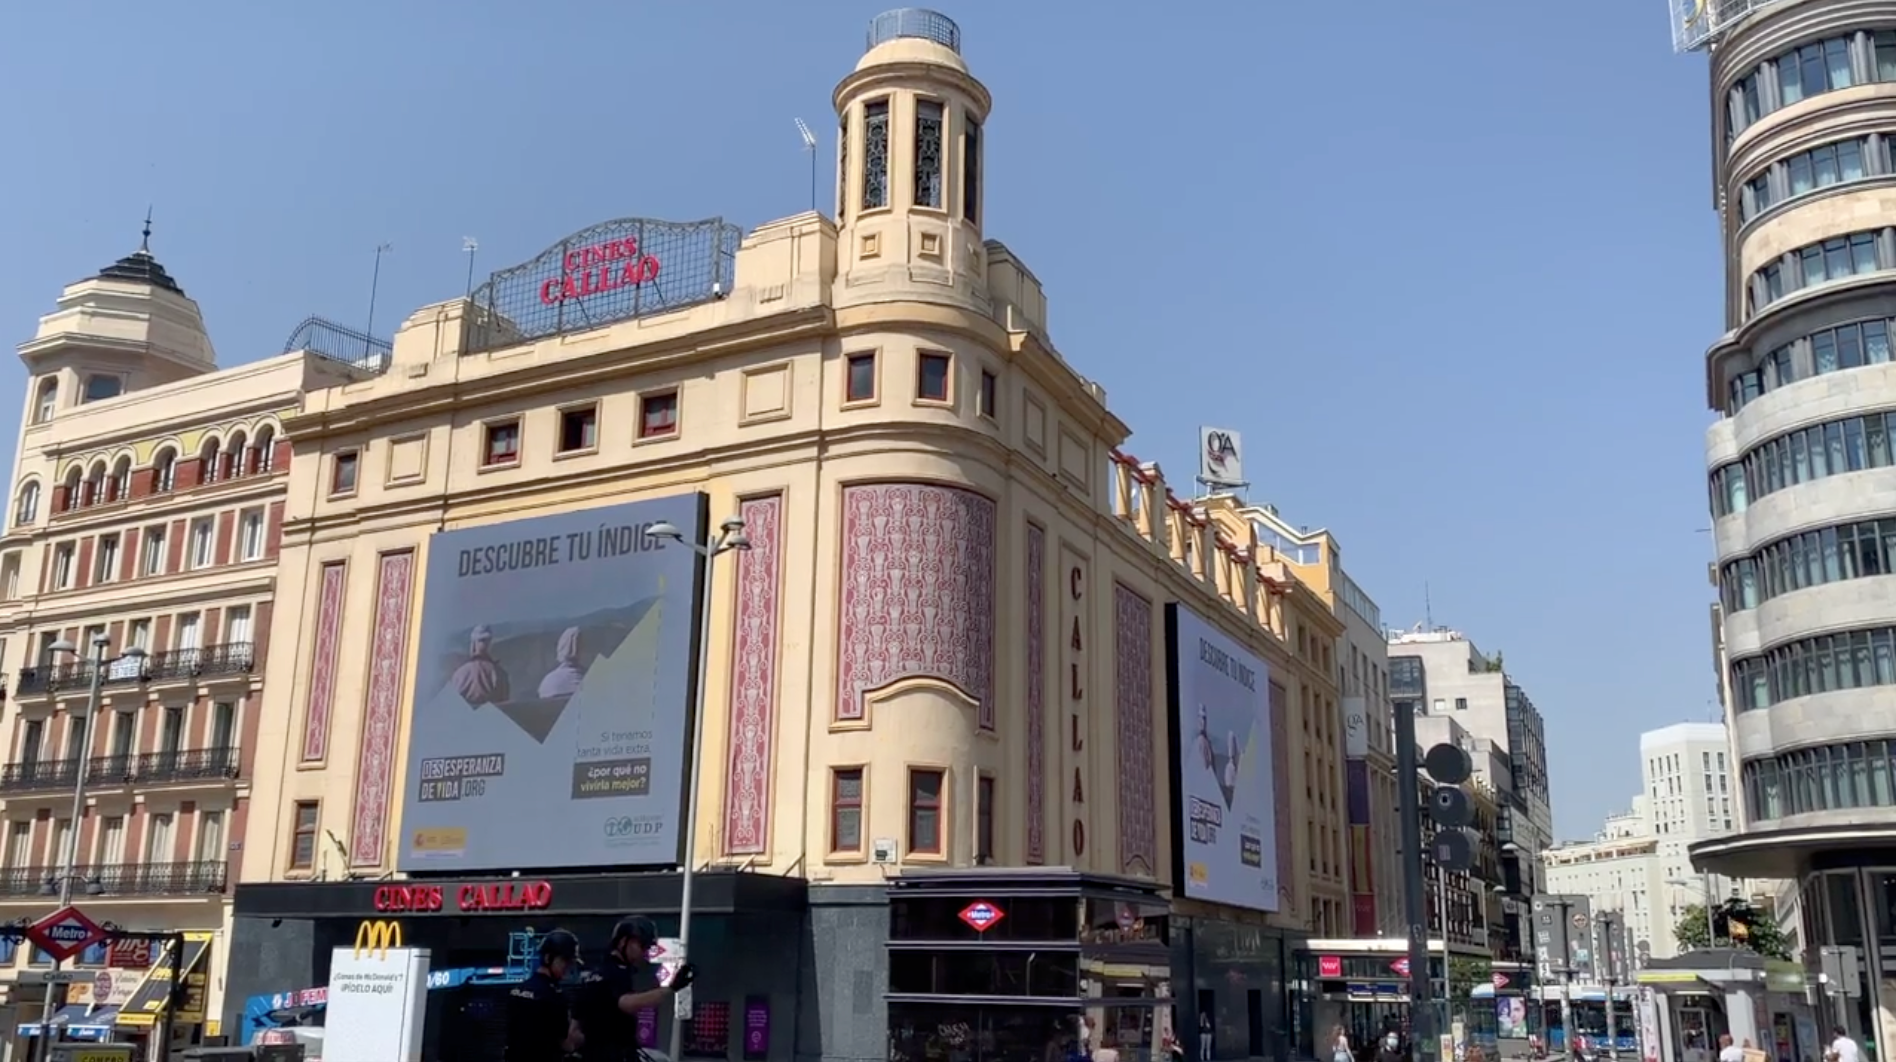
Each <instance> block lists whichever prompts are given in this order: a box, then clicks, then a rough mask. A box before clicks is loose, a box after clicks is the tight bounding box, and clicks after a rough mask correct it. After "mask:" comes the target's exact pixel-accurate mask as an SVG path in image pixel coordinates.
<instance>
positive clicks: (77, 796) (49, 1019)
mask: <svg viewBox="0 0 1896 1062" xmlns="http://www.w3.org/2000/svg"><path fill="white" fill-rule="evenodd" d="M111 645H112V642H111V639H109V638H107V637H106V636H105V635H103V634H95V635H93V636H92V645H91V648H92V654H91V656H90V657H89V658H86V659H90V661H91V663H92V674H91V675H90V676H89V678H90V680H91V688H90V690H89V691H88V692H87V694H86V709H85V711H84V713H82V714H79V715H75V716H73V718H72V726H74V727H76V728H78V730H77V733H78V734H79V741H78V742H77V743H76V744H75V745H74V747H75V748H77V749H78V751H79V756H78V761H77V762H76V763H74V764H73V772H72V777H73V781H72V817H71V818H70V819H68V820H67V822H68V823H69V825H68V826H67V827H66V843H65V845H64V847H63V848H62V850H61V851H60V853H59V872H58V873H57V874H53V875H49V876H48V877H47V878H46V879H45V880H44V881H43V882H41V885H40V894H41V895H43V896H57V897H58V898H59V906H60V907H62V908H63V907H65V906H66V905H67V904H69V903H71V902H72V886H73V883H74V882H75V881H77V882H80V883H81V884H82V885H83V886H84V888H85V893H86V895H88V896H99V895H102V894H103V893H104V892H105V885H104V883H103V882H101V881H100V880H99V879H98V878H97V877H96V876H95V877H90V878H87V877H82V876H81V875H80V874H79V872H78V860H79V822H80V819H82V818H83V817H84V816H85V813H86V759H87V757H86V755H85V750H86V746H87V745H88V744H90V743H91V741H92V734H91V732H90V728H91V726H92V720H93V718H94V717H95V716H97V715H98V714H99V699H100V697H101V696H102V694H103V690H104V687H105V669H106V663H107V661H106V656H105V654H106V650H108V649H110V648H111ZM47 649H48V650H50V651H51V652H52V654H53V655H55V656H73V657H77V656H79V655H80V653H79V647H78V646H76V645H74V644H72V643H71V642H69V641H66V640H64V639H61V640H59V641H56V642H54V643H53V644H52V645H50V646H48V647H47ZM144 655H145V650H143V649H140V648H139V647H138V646H135V645H134V646H130V647H128V648H127V649H126V650H125V651H124V652H123V653H121V654H119V657H118V659H120V660H138V659H141V658H143V657H144ZM53 968H54V969H55V970H56V969H58V968H59V964H58V963H54V964H53ZM52 1024H53V983H52V982H51V981H48V982H47V983H46V998H45V999H44V1000H42V1001H41V1004H40V1028H39V1031H40V1034H39V1037H38V1040H39V1043H40V1045H41V1047H40V1051H39V1057H40V1058H42V1059H45V1058H48V1057H50V1056H51V1054H52V1046H51V1044H52V1039H53V1028H52Z"/></svg>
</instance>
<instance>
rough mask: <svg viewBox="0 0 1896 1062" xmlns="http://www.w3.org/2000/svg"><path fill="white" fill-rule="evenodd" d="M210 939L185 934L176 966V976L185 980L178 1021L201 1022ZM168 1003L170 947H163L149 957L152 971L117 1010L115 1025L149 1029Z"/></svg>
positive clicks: (204, 935) (205, 935) (149, 971)
mask: <svg viewBox="0 0 1896 1062" xmlns="http://www.w3.org/2000/svg"><path fill="white" fill-rule="evenodd" d="M211 936H212V934H210V933H186V934H184V955H183V957H182V961H180V962H179V964H178V972H179V973H180V974H181V975H182V976H183V977H184V1003H183V1004H182V1005H181V1006H179V1008H178V1013H177V1015H176V1020H178V1021H181V1022H201V1021H203V1020H204V979H205V975H204V954H205V952H208V951H210V950H211ZM170 1002H171V947H170V945H166V946H165V948H164V949H163V950H162V951H161V952H160V953H158V954H156V955H153V956H152V957H151V969H149V970H147V971H145V979H144V980H143V981H140V982H138V987H137V988H134V989H132V995H131V998H130V999H127V1000H126V1001H125V1005H124V1006H122V1007H120V1008H119V1013H118V1024H120V1025H130V1026H133V1027H139V1028H149V1027H151V1026H153V1025H156V1024H157V1023H158V1018H159V1016H160V1015H162V1014H164V1012H165V1007H166V1006H168V1005H169V1004H170Z"/></svg>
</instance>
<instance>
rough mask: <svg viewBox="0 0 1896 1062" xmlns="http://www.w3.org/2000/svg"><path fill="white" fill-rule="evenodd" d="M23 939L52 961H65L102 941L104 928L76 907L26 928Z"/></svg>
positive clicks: (68, 908)
mask: <svg viewBox="0 0 1896 1062" xmlns="http://www.w3.org/2000/svg"><path fill="white" fill-rule="evenodd" d="M26 939H28V940H30V941H32V942H33V943H35V944H37V945H39V946H40V949H41V950H43V951H44V952H46V954H48V955H51V956H52V957H53V960H54V961H55V962H65V961H66V960H67V959H70V958H72V957H73V956H74V955H77V954H79V953H80V952H82V951H84V950H86V949H87V948H89V947H91V946H92V945H94V944H97V943H98V942H99V941H101V940H104V939H105V927H103V926H101V925H99V923H97V922H94V921H93V920H92V919H90V918H87V917H86V916H85V912H83V911H81V910H79V908H77V907H62V908H60V909H59V910H57V911H54V912H53V913H52V914H49V915H47V916H46V917H45V918H42V919H40V920H39V921H37V922H35V923H33V924H32V925H30V926H28V927H27V929H26Z"/></svg>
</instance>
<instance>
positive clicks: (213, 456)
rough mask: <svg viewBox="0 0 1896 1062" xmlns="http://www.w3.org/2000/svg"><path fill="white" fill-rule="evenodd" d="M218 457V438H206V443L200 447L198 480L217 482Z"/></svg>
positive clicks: (201, 481)
mask: <svg viewBox="0 0 1896 1062" xmlns="http://www.w3.org/2000/svg"><path fill="white" fill-rule="evenodd" d="M217 457H218V448H217V440H216V439H214V438H212V439H206V440H204V445H203V446H201V447H199V448H198V466H199V467H198V482H200V483H215V482H217Z"/></svg>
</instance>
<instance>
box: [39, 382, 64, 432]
mask: <svg viewBox="0 0 1896 1062" xmlns="http://www.w3.org/2000/svg"><path fill="white" fill-rule="evenodd" d="M58 407H59V381H58V380H57V379H53V378H50V377H49V378H47V379H44V380H41V381H40V385H39V400H38V402H37V403H35V405H34V407H33V423H35V424H44V423H46V422H47V421H49V420H51V419H53V410H55V409H57V408H58Z"/></svg>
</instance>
